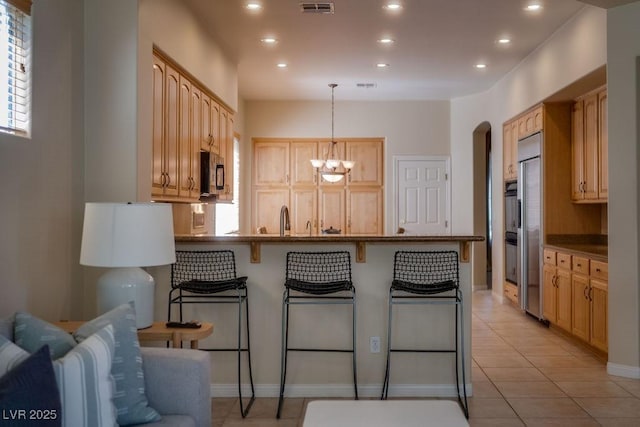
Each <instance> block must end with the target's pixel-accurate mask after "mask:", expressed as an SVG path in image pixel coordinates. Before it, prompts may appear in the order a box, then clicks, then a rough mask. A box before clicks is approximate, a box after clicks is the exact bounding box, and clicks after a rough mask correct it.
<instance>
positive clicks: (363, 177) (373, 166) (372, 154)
mask: <svg viewBox="0 0 640 427" xmlns="http://www.w3.org/2000/svg"><path fill="white" fill-rule="evenodd" d="M382 155H383V153H382V141H380V140H375V141H349V143H348V144H347V158H346V160H353V161H355V162H356V163H355V165H354V166H353V169H352V170H351V172H350V173H349V175H348V177H347V178H348V180H349V185H382V171H383V164H382Z"/></svg>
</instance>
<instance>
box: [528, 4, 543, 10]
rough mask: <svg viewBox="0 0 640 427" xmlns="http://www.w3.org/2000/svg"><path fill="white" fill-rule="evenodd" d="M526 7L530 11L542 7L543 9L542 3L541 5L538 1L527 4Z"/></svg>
mask: <svg viewBox="0 0 640 427" xmlns="http://www.w3.org/2000/svg"><path fill="white" fill-rule="evenodd" d="M525 9H526V10H529V11H535V10H540V9H542V5H540V4H538V3H531V4H529V5H527V7H526V8H525Z"/></svg>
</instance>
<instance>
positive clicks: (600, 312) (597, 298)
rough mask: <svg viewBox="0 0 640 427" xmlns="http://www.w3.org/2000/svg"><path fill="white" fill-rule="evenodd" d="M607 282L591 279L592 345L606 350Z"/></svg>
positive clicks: (607, 345)
mask: <svg viewBox="0 0 640 427" xmlns="http://www.w3.org/2000/svg"><path fill="white" fill-rule="evenodd" d="M608 288H609V286H608V283H607V282H605V281H603V280H598V279H591V290H590V292H591V294H590V299H591V339H590V343H591V345H593V346H594V347H596V348H598V349H600V350H602V351H608V347H609V339H608V335H607V303H608Z"/></svg>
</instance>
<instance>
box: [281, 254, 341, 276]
mask: <svg viewBox="0 0 640 427" xmlns="http://www.w3.org/2000/svg"><path fill="white" fill-rule="evenodd" d="M286 279H287V280H297V281H301V282H307V283H318V284H322V283H336V282H351V254H350V253H349V252H347V251H338V252H288V253H287V271H286Z"/></svg>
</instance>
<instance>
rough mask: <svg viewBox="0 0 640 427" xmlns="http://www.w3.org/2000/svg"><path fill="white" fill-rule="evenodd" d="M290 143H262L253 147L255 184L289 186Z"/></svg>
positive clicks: (257, 143)
mask: <svg viewBox="0 0 640 427" xmlns="http://www.w3.org/2000/svg"><path fill="white" fill-rule="evenodd" d="M289 150H290V148H289V141H260V142H255V143H254V145H253V160H254V161H253V184H254V185H277V186H288V185H289V184H290V178H289V177H290V174H289V153H290V151H289Z"/></svg>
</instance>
